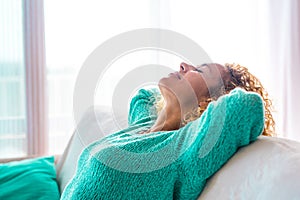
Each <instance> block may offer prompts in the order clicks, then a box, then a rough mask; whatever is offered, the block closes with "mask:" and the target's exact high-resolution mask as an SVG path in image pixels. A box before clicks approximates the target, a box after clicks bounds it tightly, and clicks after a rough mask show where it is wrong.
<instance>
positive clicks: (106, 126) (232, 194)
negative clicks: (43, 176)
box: [0, 106, 300, 200]
mask: <svg viewBox="0 0 300 200" xmlns="http://www.w3.org/2000/svg"><path fill="white" fill-rule="evenodd" d="M126 125H127V117H126V113H122V112H112V109H111V108H110V107H107V106H99V107H97V108H95V107H93V108H91V109H89V110H88V111H87V112H86V113H85V115H84V117H83V118H82V120H81V121H80V122H79V123H78V125H77V128H76V130H75V131H74V133H73V135H72V137H71V138H70V141H69V143H68V145H67V147H66V149H65V151H64V153H63V155H61V156H60V158H59V159H58V160H57V162H56V164H55V172H56V179H55V181H56V183H57V187H58V190H59V191H60V193H61V192H62V191H63V190H64V188H65V187H66V185H67V183H68V182H69V181H70V179H71V178H72V176H73V175H74V173H75V171H76V165H77V160H78V157H79V155H80V153H81V151H82V150H83V149H84V148H85V147H86V146H87V145H89V144H90V143H92V142H93V141H95V140H97V139H99V137H103V135H106V134H109V133H112V132H115V131H117V130H119V129H122V128H124V127H126ZM95 133H96V134H95ZM299 169H300V143H299V142H297V141H293V140H289V139H285V138H279V137H266V136H259V138H258V139H257V140H256V141H255V142H253V143H251V144H250V145H248V146H245V147H242V148H240V149H239V150H238V152H237V153H236V154H235V155H234V156H233V157H232V158H231V159H230V160H229V161H228V162H227V163H226V164H225V165H224V166H223V167H222V168H221V169H220V170H219V171H217V172H216V173H215V174H214V175H213V176H212V177H211V178H210V179H209V180H208V182H207V184H206V187H205V189H204V190H203V191H202V193H201V194H200V196H199V198H198V199H199V200H215V199H224V200H226V199H251V200H252V199H263V200H265V199H266V200H268V199H272V200H274V199H275V200H276V199H278V200H279V199H300V189H299V188H300V172H299ZM0 171H1V166H0ZM30 187H32V186H30ZM0 192H1V183H0ZM20 192H22V191H20ZM15 195H16V196H15V198H13V197H12V198H11V199H18V198H17V197H18V194H17V193H16V194H15ZM0 197H1V193H0ZM0 199H1V198H0ZM41 199H44V198H41ZM45 199H47V198H45Z"/></svg>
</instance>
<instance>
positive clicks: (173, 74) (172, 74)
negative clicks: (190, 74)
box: [169, 72, 181, 80]
mask: <svg viewBox="0 0 300 200" xmlns="http://www.w3.org/2000/svg"><path fill="white" fill-rule="evenodd" d="M169 76H174V77H175V78H177V79H179V80H180V79H181V77H180V74H179V73H178V72H173V73H170V74H169Z"/></svg>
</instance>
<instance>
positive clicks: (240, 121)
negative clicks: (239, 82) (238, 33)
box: [174, 89, 264, 199]
mask: <svg viewBox="0 0 300 200" xmlns="http://www.w3.org/2000/svg"><path fill="white" fill-rule="evenodd" d="M263 108H264V107H263V102H262V99H261V97H260V96H259V95H258V94H256V93H252V92H245V91H244V90H242V89H235V90H233V91H232V92H231V93H230V94H228V95H225V96H223V97H221V98H219V100H218V101H216V102H212V103H210V105H209V106H208V108H207V110H206V111H205V112H204V114H203V115H202V116H201V117H200V118H199V119H197V120H196V121H194V122H192V123H190V124H189V125H188V126H186V127H184V128H182V129H181V130H180V132H181V133H182V137H183V139H181V140H184V142H183V143H185V145H184V146H189V148H186V150H185V151H184V153H183V154H182V156H181V158H180V159H179V161H178V163H179V164H178V169H179V173H178V177H179V178H178V181H177V182H176V184H175V191H174V197H175V198H174V199H196V198H197V197H198V196H199V194H200V193H201V191H202V190H203V189H204V186H205V183H206V181H207V179H208V178H209V177H211V176H212V175H213V174H214V173H215V172H216V171H217V170H219V169H220V168H221V167H222V166H223V165H224V164H225V163H226V162H227V161H228V160H229V158H230V157H232V156H233V154H234V153H235V152H236V151H237V149H238V148H239V147H241V146H244V145H247V144H249V143H250V142H252V141H254V140H256V138H257V137H258V136H259V135H260V134H261V133H262V131H263V127H264V109H263ZM187 143H188V144H187ZM228 184H230V183H228Z"/></svg>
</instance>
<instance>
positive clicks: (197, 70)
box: [195, 68, 203, 73]
mask: <svg viewBox="0 0 300 200" xmlns="http://www.w3.org/2000/svg"><path fill="white" fill-rule="evenodd" d="M195 71H196V72H199V73H203V71H202V70H201V69H198V68H196V69H195Z"/></svg>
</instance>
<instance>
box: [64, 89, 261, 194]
mask: <svg viewBox="0 0 300 200" xmlns="http://www.w3.org/2000/svg"><path fill="white" fill-rule="evenodd" d="M157 94H158V91H157V90H155V89H150V90H145V89H142V90H140V91H139V92H138V94H137V95H136V96H135V97H134V98H133V99H132V101H131V104H130V111H129V117H128V120H129V127H128V128H127V129H125V130H122V131H119V132H117V133H114V134H111V135H109V136H106V137H105V138H102V139H100V140H98V141H97V142H95V143H93V144H91V145H90V146H89V147H87V148H86V149H85V150H84V151H83V152H82V154H81V156H80V158H79V161H78V167H77V171H76V174H75V176H74V177H73V179H72V180H71V181H70V183H69V184H68V185H67V187H66V189H65V190H64V192H63V194H62V197H61V199H72V200H73V199H114V200H116V199H130V200H131V199H132V200H135V199H139V200H140V199H155V200H158V199H164V200H165V199H184V200H186V199H197V198H198V196H199V195H200V193H201V191H202V190H203V188H204V186H205V183H206V181H207V179H208V178H209V177H211V176H212V175H213V174H214V173H215V172H216V171H217V170H219V169H220V168H221V167H222V166H223V165H224V164H225V163H226V162H227V161H228V159H229V158H230V157H231V156H232V155H233V154H234V153H235V152H236V151H237V149H238V148H239V147H241V146H244V145H247V144H249V143H250V142H252V141H254V140H255V139H256V138H257V137H258V136H259V135H260V134H261V132H262V130H263V127H264V110H263V103H262V99H261V97H260V96H259V95H257V94H256V93H250V92H245V91H243V90H241V89H235V90H233V91H232V92H231V93H230V94H228V95H225V96H223V97H221V98H219V99H218V101H215V102H211V103H210V104H209V106H208V107H207V110H206V111H205V112H204V113H203V114H202V116H201V117H200V118H199V119H197V120H195V121H193V122H190V123H188V124H187V125H186V126H184V127H182V128H180V129H179V130H175V131H163V132H154V133H150V134H138V133H139V132H140V131H142V130H147V129H148V128H150V127H151V126H152V125H153V123H154V122H155V119H156V117H157V116H156V112H155V108H154V106H153V104H154V103H155V99H156V98H155V95H157Z"/></svg>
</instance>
